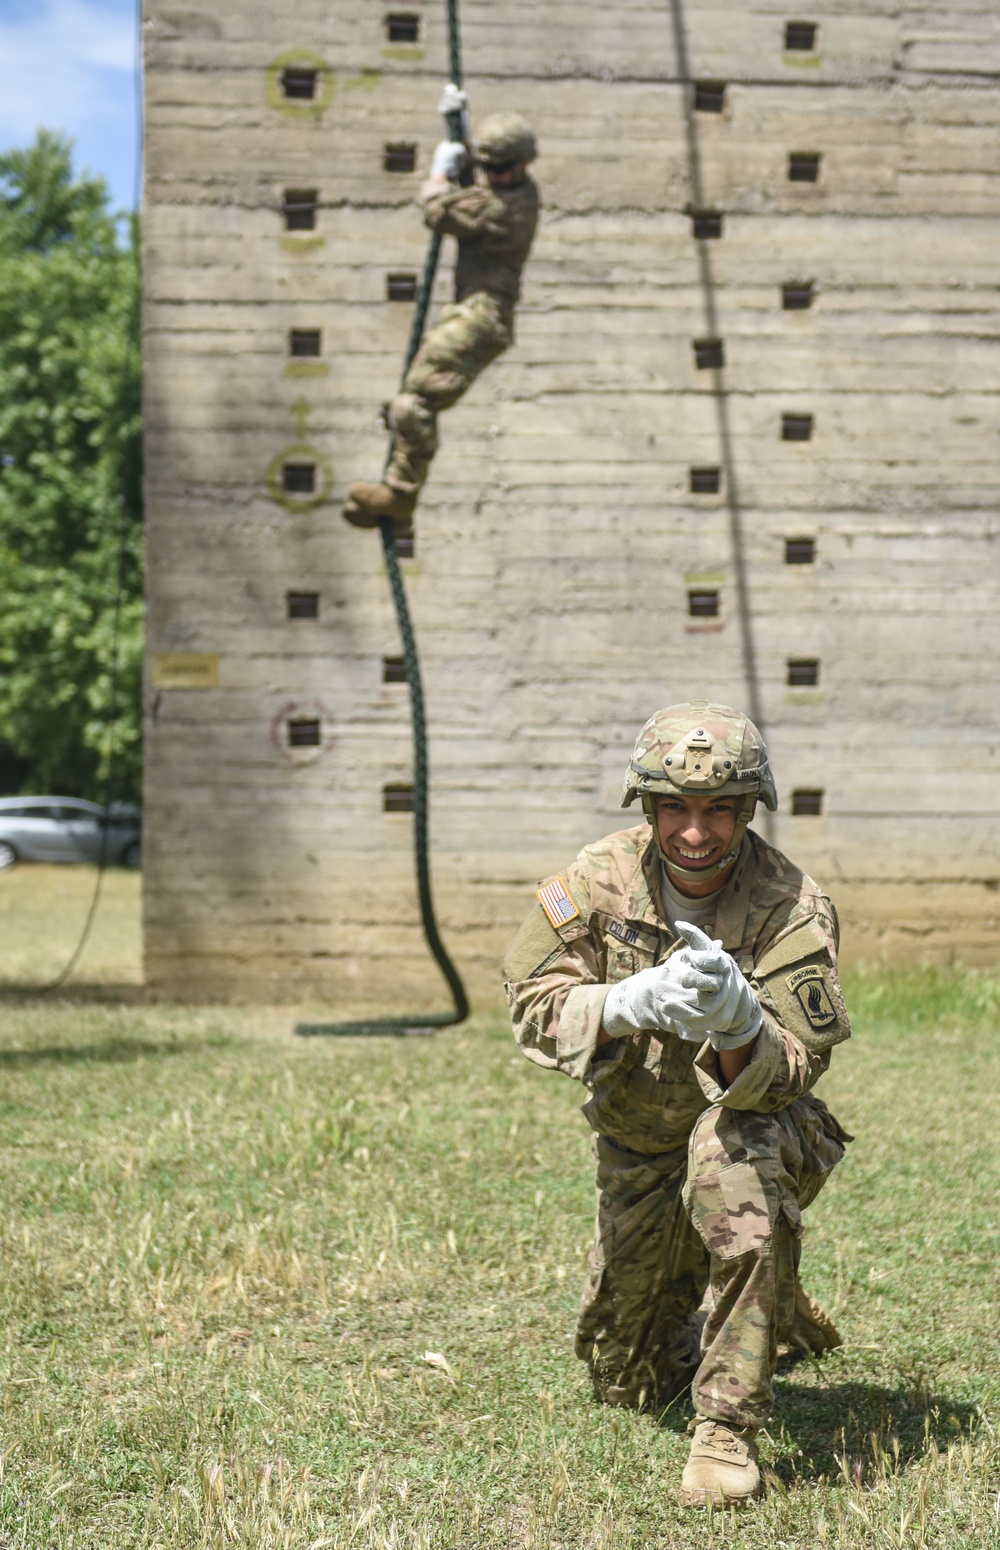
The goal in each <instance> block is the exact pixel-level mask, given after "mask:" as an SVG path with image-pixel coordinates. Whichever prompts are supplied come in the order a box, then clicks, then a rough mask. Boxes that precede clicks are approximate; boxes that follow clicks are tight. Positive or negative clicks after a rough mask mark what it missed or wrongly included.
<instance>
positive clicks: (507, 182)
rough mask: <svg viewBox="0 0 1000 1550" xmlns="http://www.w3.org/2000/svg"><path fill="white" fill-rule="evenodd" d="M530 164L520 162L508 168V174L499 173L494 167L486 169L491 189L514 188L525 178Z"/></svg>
mask: <svg viewBox="0 0 1000 1550" xmlns="http://www.w3.org/2000/svg"><path fill="white" fill-rule="evenodd" d="M527 166H528V163H527V162H526V161H519V162H516V163H515V164H514V166H513V167H508V169H507V171H506V172H497V171H495V170H494V169H493V168H492V167H484V168H483V171H484V172H485V173H486V181H487V183H488V184H489V185H490V188H513V187H514V186H515V184H517V183H520V181H521V179H522V178H523V177H524V174H525V171H526V169H527Z"/></svg>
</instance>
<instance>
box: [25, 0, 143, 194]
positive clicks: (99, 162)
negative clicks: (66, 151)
mask: <svg viewBox="0 0 1000 1550" xmlns="http://www.w3.org/2000/svg"><path fill="white" fill-rule="evenodd" d="M139 3H140V0H0V150H8V149H9V148H10V147H12V146H15V145H26V144H28V143H29V142H30V141H31V140H32V139H34V135H35V130H36V129H37V128H38V127H39V125H42V124H44V125H45V127H46V128H48V129H61V130H64V131H65V132H66V133H67V134H69V135H71V136H72V137H73V140H74V142H75V145H76V154H75V163H76V165H77V166H78V167H86V168H88V169H89V170H90V171H91V172H95V173H101V174H102V175H103V176H104V177H105V178H106V179H107V181H108V185H109V187H110V189H111V199H112V205H113V206H114V208H116V209H125V208H130V207H131V205H132V203H133V189H134V186H135V164H136V154H137V142H138V133H137V128H136V106H135V88H134V78H133V75H134V59H135V36H136V13H137V9H138V6H139Z"/></svg>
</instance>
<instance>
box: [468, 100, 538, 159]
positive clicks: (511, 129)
mask: <svg viewBox="0 0 1000 1550" xmlns="http://www.w3.org/2000/svg"><path fill="white" fill-rule="evenodd" d="M537 155H538V146H537V145H536V143H535V136H534V132H533V130H532V128H531V125H530V124H529V123H527V122H526V120H525V119H523V118H522V117H521V115H520V114H519V113H494V114H493V115H492V116H491V117H490V118H486V119H484V120H483V122H482V123H481V124H480V126H479V133H478V134H477V135H476V156H477V158H478V160H479V162H480V164H481V165H482V166H484V167H497V166H503V165H504V164H505V163H507V162H517V161H534V159H535V157H536V156H537Z"/></svg>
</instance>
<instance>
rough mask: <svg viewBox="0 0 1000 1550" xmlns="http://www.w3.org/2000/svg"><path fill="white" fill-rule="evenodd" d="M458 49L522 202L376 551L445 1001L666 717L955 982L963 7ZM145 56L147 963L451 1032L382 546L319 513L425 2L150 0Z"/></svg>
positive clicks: (831, 2) (979, 549)
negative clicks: (516, 240)
mask: <svg viewBox="0 0 1000 1550" xmlns="http://www.w3.org/2000/svg"><path fill="white" fill-rule="evenodd" d="M463 34H464V36H463V41H464V57H465V70H466V77H467V85H468V88H469V92H470V96H471V99H472V108H473V116H474V118H475V117H476V116H482V115H483V114H485V113H487V112H490V111H494V110H497V109H499V108H508V107H516V108H517V109H519V110H520V111H522V112H523V113H524V114H525V115H526V116H527V117H528V118H529V119H530V120H531V121H532V122H533V124H534V125H535V126H536V127H537V131H538V137H539V142H540V147H541V155H540V159H539V161H538V164H537V175H538V181H539V183H540V185H541V188H542V193H543V198H544V202H545V215H544V219H543V223H542V226H541V228H540V231H539V235H538V238H537V240H536V245H535V251H534V254H533V257H532V260H531V261H530V264H529V267H528V269H527V271H526V274H525V281H526V285H525V299H524V302H523V304H522V306H521V309H520V312H519V317H518V340H517V343H516V345H515V346H514V348H513V349H512V350H511V351H510V352H509V353H508V354H507V355H506V356H505V357H504V358H503V359H502V360H501V361H500V362H498V363H497V364H496V365H494V366H493V367H492V368H491V369H490V371H489V372H488V373H487V375H486V376H484V377H483V378H482V379H481V380H480V382H479V383H478V384H477V385H476V387H475V388H474V389H473V390H472V392H471V393H470V394H469V396H468V398H467V399H466V400H464V401H463V402H462V403H461V404H460V405H459V406H458V407H456V408H455V409H454V410H452V411H451V412H450V413H449V414H448V415H447V416H446V418H445V420H444V422H443V431H444V442H443V446H442V450H441V452H440V454H439V456H438V458H437V461H436V462H435V465H434V469H433V472H432V476H431V482H430V484H429V485H428V487H427V490H426V491H425V495H424V499H423V502H422V504H421V506H420V508H419V511H418V524H417V531H418V536H417V542H416V552H415V555H414V557H413V559H412V561H407V563H406V565H405V570H406V573H407V583H408V587H409V592H410V597H411V602H412V607H413V611H414V617H415V623H416V627H417V632H418V636H419V640H420V644H421V651H422V659H423V664H424V671H425V679H426V691H427V696H428V708H429V716H430V732H431V736H430V754H431V771H432V840H433V846H434V857H435V862H434V865H435V879H436V889H437V897H438V903H439V909H440V914H441V918H442V928H443V932H444V935H445V937H446V938H447V940H448V942H449V945H450V946H451V948H452V950H453V951H454V953H455V956H456V959H457V961H458V963H459V965H460V967H461V968H462V970H463V972H464V973H465V974H466V975H467V976H468V978H469V981H470V986H471V988H472V991H473V993H474V995H476V996H477V998H478V999H479V1000H480V1001H482V1000H483V999H484V998H486V999H490V1000H492V999H493V998H494V997H495V996H496V994H497V992H498V985H499V981H498V960H499V956H500V954H501V952H502V947H503V944H504V942H505V940H506V938H507V937H508V935H509V933H510V931H511V929H512V927H513V925H514V924H515V923H516V921H517V919H518V918H519V917H520V915H521V914H522V913H523V911H524V909H525V908H526V906H527V903H528V901H529V900H530V898H531V896H532V893H531V890H532V887H533V885H534V882H535V880H536V879H537V877H538V876H540V875H542V874H544V873H545V872H547V871H549V870H551V869H552V868H555V867H558V866H559V865H561V864H564V863H565V862H566V861H567V860H568V859H569V858H570V857H571V856H572V855H573V854H574V853H575V851H576V849H577V848H578V847H579V845H580V844H582V843H584V842H586V841H587V840H589V839H591V838H594V837H596V836H597V835H599V834H601V833H604V832H607V831H609V830H611V829H614V828H618V827H622V826H623V825H624V824H625V823H630V822H632V821H634V820H633V819H632V817H631V816H630V815H626V814H623V813H621V812H620V811H619V809H618V806H617V799H618V790H619V784H620V779H621V773H622V769H623V765H624V762H625V760H626V759H627V755H628V750H629V748H630V746H631V742H632V739H633V737H634V735H635V732H636V730H637V728H638V726H639V725H640V724H641V722H642V721H643V720H644V719H645V717H646V716H647V715H648V714H649V713H650V712H651V711H652V710H653V709H655V708H657V707H658V706H660V705H661V704H664V703H669V702H670V701H672V700H676V699H679V698H687V697H689V696H692V695H696V694H700V695H706V696H709V697H711V698H714V699H722V700H726V701H729V702H731V703H734V704H736V705H739V706H742V707H745V708H747V709H751V710H753V709H756V710H757V711H758V713H759V715H760V717H761V719H762V721H763V725H764V728H765V731H766V735H767V738H768V743H769V746H770V750H771V755H772V762H773V764H774V767H775V770H776V774H777V778H778V784H779V793H780V796H781V812H780V815H779V817H778V820H777V822H776V823H775V825H774V837H775V838H776V840H777V842H778V843H779V844H780V845H781V846H782V847H783V848H784V849H786V850H788V851H789V853H790V854H791V855H792V856H793V857H794V858H795V859H796V860H798V861H799V862H800V863H801V864H802V865H804V866H805V867H806V868H807V869H808V870H809V871H811V872H812V873H813V874H814V875H815V876H817V877H818V878H819V879H821V880H822V881H823V882H824V883H825V884H827V885H828V886H829V888H830V890H831V892H833V893H834V895H835V897H836V898H837V901H838V903H839V904H840V905H841V909H842V916H843V918H844V923H845V928H846V930H845V938H846V943H845V945H846V947H847V949H848V950H849V951H851V952H853V953H854V955H855V956H857V955H858V954H859V953H860V952H861V951H862V950H864V951H866V952H867V953H868V954H873V953H875V952H876V951H885V952H889V953H893V954H897V955H899V954H908V953H920V952H924V951H927V952H933V953H936V954H938V955H941V954H944V953H947V952H949V951H951V950H952V948H953V946H954V944H956V943H961V944H963V946H964V947H965V950H966V951H967V952H969V953H972V954H973V955H975V954H980V955H982V956H986V955H987V954H992V953H993V952H995V944H996V938H997V923H998V918H1000V916H998V905H1000V899H998V893H997V890H998V886H1000V854H998V850H1000V841H998V833H1000V830H998V824H997V817H998V807H1000V800H998V781H997V775H998V771H1000V712H998V708H997V697H996V694H995V692H994V690H993V683H992V680H993V677H994V673H995V664H996V661H997V655H998V645H1000V640H998V635H1000V624H998V614H1000V608H998V605H1000V575H998V563H997V535H998V530H1000V522H998V518H997V515H996V509H997V492H998V482H1000V479H998V463H997V454H998V452H1000V441H998V432H1000V351H998V349H997V334H998V327H997V315H996V298H997V264H996V254H997V251H998V249H1000V164H998V160H997V155H996V146H997V135H998V118H1000V99H998V97H997V92H996V71H997V69H998V67H1000V29H998V24H997V18H996V10H995V6H994V5H993V4H992V3H990V0H963V3H962V4H961V5H959V4H951V5H949V4H936V5H930V4H923V3H907V0H892V3H891V4H890V3H889V0H869V3H867V4H866V5H864V6H861V5H858V4H855V3H854V0H818V3H816V4H811V8H807V10H806V12H804V13H803V12H799V11H791V10H789V11H783V10H782V9H781V7H780V6H777V5H775V4H772V3H768V0H760V3H754V0H750V3H747V0H711V3H707V0H700V3H694V0H674V3H673V5H672V6H671V5H670V4H668V3H664V4H658V5H650V4H647V3H645V0H636V3H629V4H620V5H616V6H613V7H610V6H608V5H607V4H606V3H604V0H577V3H576V4H574V5H573V6H563V5H559V6H552V5H545V6H539V5H528V4H525V3H524V0H464V3H463ZM146 40H147V42H146V49H147V76H146V80H147V93H148V119H147V123H148V130H147V183H146V225H145V234H146V267H145V275H146V310H145V339H146V360H147V377H146V426H147V433H146V434H147V443H146V444H147V468H148V513H149V517H148V524H149V526H148V553H149V604H150V607H149V642H150V672H149V685H148V698H147V739H148V742H147V748H148V754H147V777H146V779H147V786H146V823H147V840H146V875H145V885H146V953H147V960H146V961H147V974H148V978H149V980H150V982H151V983H152V984H153V985H154V986H157V987H160V988H162V989H164V990H166V991H169V992H170V993H173V994H185V993H186V994H191V995H213V996H241V997H263V998H267V999H276V1000H292V999H301V998H302V997H303V996H306V995H313V994H316V995H321V996H327V997H329V998H330V999H331V1000H333V999H336V1001H337V1002H338V1004H339V1005H340V1006H342V1007H344V1008H345V1009H346V1008H347V1007H349V1006H351V1005H354V1006H355V1007H357V1006H361V1005H365V1006H369V1007H370V1006H373V1005H379V1006H383V1007H385V1008H386V1009H392V1008H393V1007H397V1006H400V1005H402V1006H404V1007H413V1006H414V1005H415V1004H423V1005H428V1004H430V1003H437V1004H442V1003H441V997H442V995H443V992H441V991H439V990H438V988H437V985H436V971H434V970H433V968H432V967H431V966H430V965H429V962H428V959H427V955H426V952H425V949H424V946H423V941H422V937H421V934H420V930H419V923H418V916H417V910H416V902H415V894H414V887H413V882H412V865H411V854H410V853H411V823H412V819H411V817H410V816H409V815H408V814H407V813H406V812H405V811H400V810H399V809H400V808H405V805H406V787H407V784H408V782H409V781H410V779H411V769H410V744H409V717H408V704H407V698H406V687H405V684H402V683H400V682H398V681H397V680H398V667H399V664H398V658H399V655H400V649H401V648H400V645H399V642H398V638H397V635H396V629H395V621H394V616H393V613H392V608H391V602H390V598H389V593H388V588H387V584H386V577H385V574H384V570H383V562H382V554H381V547H380V544H379V540H378V536H377V535H367V534H364V533H360V532H357V531H355V530H353V529H350V528H348V527H346V526H345V525H344V523H343V522H342V520H341V517H340V515H339V504H340V501H341V500H342V498H343V494H344V491H345V488H346V485H347V483H348V482H349V481H350V480H351V479H354V478H370V477H373V476H377V474H378V472H379V470H380V468H381V464H382V457H383V453H384V434H383V433H382V432H381V431H380V429H379V428H378V425H377V423H376V411H377V407H378V404H379V402H380V401H381V400H383V399H386V398H388V397H389V396H390V395H391V393H392V392H393V390H394V387H395V385H396V382H397V379H398V375H399V370H400V364H401V361H402V358H403V352H404V348H405V342H406V337H407V333H408V329H409V324H410V318H411V313H412V305H411V304H410V300H411V297H412V292H413V286H414V281H415V277H416V276H417V275H418V273H419V270H420V268H421V265H422V261H423V254H424V248H425V234H424V233H423V231H422V228H421V225H420V222H419V217H418V214H417V211H416V209H415V207H414V203H413V200H414V194H415V190H416V188H417V186H418V184H419V182H420V181H421V179H422V177H423V175H424V174H425V173H426V170H427V166H428V162H429V159H430V154H431V151H432V149H433V146H434V143H435V141H436V139H437V138H438V137H439V135H440V133H441V130H440V126H439V123H438V121H437V119H436V115H435V107H436V103H437V97H438V93H439V89H440V86H441V84H442V82H443V80H444V79H445V78H446V73H447V65H446V60H447V46H446V43H447V40H446V29H445V17H444V6H443V4H441V3H439V0H388V3H383V0H364V3H360V4H359V3H358V0H323V3H322V4H320V3H318V0H295V3H294V4H292V3H291V0H271V3H268V4H259V3H251V0H211V3H209V0H186V3H185V4H184V5H183V7H182V6H178V5H174V4H173V3H171V0H147V4H146ZM449 279H450V277H449V274H448V273H447V270H446V271H445V272H443V273H442V275H441V276H440V278H439V285H438V299H439V300H440V301H443V300H447V297H448V291H449Z"/></svg>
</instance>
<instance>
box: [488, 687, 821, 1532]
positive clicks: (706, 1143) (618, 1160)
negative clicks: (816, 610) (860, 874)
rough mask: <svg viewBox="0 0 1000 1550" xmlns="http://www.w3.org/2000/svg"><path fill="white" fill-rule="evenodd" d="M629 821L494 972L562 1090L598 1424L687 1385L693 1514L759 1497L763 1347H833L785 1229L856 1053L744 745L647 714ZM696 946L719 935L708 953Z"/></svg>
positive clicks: (795, 1235)
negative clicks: (584, 1182)
mask: <svg viewBox="0 0 1000 1550" xmlns="http://www.w3.org/2000/svg"><path fill="white" fill-rule="evenodd" d="M636 797H639V799H640V800H641V803H642V808H643V811H644V813H645V815H646V823H645V824H642V825H640V826H639V827H637V828H632V829H625V830H622V831H619V832H618V833H615V834H611V835H609V836H608V837H607V838H606V839H603V840H599V841H598V842H597V843H596V844H594V845H589V846H588V847H587V848H586V849H585V850H583V851H582V852H581V853H580V855H579V856H578V857H577V860H576V861H575V862H574V863H573V865H572V866H570V867H568V868H567V870H566V871H565V872H564V873H563V874H562V875H561V876H556V877H552V878H549V879H548V880H547V881H546V882H545V883H543V884H542V886H541V888H540V889H539V890H538V903H537V904H536V905H535V906H534V908H533V909H532V910H531V913H530V914H529V916H528V918H527V919H526V921H525V922H524V924H523V925H522V927H521V930H520V932H519V933H518V935H517V937H516V938H515V940H514V943H513V945H512V946H511V948H510V951H509V953H508V955H507V959H506V964H505V972H506V978H507V982H508V983H507V994H508V999H509V1002H510V1006H511V1014H512V1019H513V1024H514V1031H515V1034H516V1036H517V1039H518V1042H519V1043H520V1045H521V1047H522V1049H523V1050H524V1053H525V1054H526V1055H527V1056H528V1058H529V1060H533V1061H535V1062H536V1063H537V1064H538V1065H540V1066H546V1067H549V1068H551V1069H555V1070H560V1071H563V1072H565V1073H566V1074H567V1075H568V1076H574V1077H578V1078H580V1079H581V1080H582V1081H583V1083H584V1085H585V1086H586V1087H587V1088H588V1090H589V1098H588V1099H587V1102H586V1103H585V1105H584V1112H585V1114H586V1115H587V1118H588V1120H589V1122H590V1124H591V1126H592V1128H593V1130H594V1131H595V1135H594V1138H593V1143H592V1145H593V1150H594V1155H595V1158H596V1162H597V1202H598V1204H597V1228H596V1238H595V1242H594V1246H593V1249H592V1251H591V1255H590V1269H589V1275H588V1279H587V1282H586V1285H585V1287H584V1293H583V1300H582V1304H581V1308H580V1315H579V1322H578V1326H577V1339H576V1350H577V1354H578V1355H579V1356H581V1357H582V1358H583V1359H584V1360H585V1361H586V1362H587V1363H588V1365H589V1367H590V1370H591V1373H592V1376H593V1381H594V1386H595V1389H596V1391H597V1394H598V1397H599V1398H600V1399H602V1400H603V1401H604V1402H605V1403H607V1404H613V1405H634V1406H639V1407H649V1408H654V1409H655V1408H663V1407H665V1406H666V1405H668V1404H669V1403H670V1402H671V1401H672V1400H673V1399H675V1398H677V1397H679V1396H680V1395H681V1394H682V1393H683V1392H684V1391H685V1390H686V1389H687V1387H688V1385H689V1384H690V1385H691V1392H692V1397H693V1402H694V1410H695V1416H694V1420H693V1421H692V1423H691V1430H692V1431H693V1434H694V1435H693V1441H692V1445H691V1455H690V1458H689V1459H688V1462H687V1465H686V1467H685V1470H684V1477H683V1480H682V1482H681V1500H682V1502H684V1503H685V1504H686V1505H687V1506H692V1507H703V1506H706V1505H707V1504H709V1503H711V1504H712V1505H714V1506H726V1505H735V1504H739V1503H743V1502H745V1501H747V1500H749V1499H750V1498H751V1497H753V1496H756V1495H757V1494H758V1492H759V1489H760V1473H759V1469H758V1458H757V1448H756V1443H755V1436H756V1433H757V1432H758V1431H759V1429H760V1428H761V1427H762V1426H763V1425H764V1423H765V1421H766V1420H767V1418H768V1414H769V1412H770V1410H771V1406H772V1402H773V1391H772V1378H773V1375H774V1370H775V1365H776V1361H777V1356H778V1350H779V1345H781V1344H785V1345H787V1346H791V1347H798V1348H799V1349H806V1348H808V1349H811V1350H813V1351H815V1352H819V1351H822V1350H823V1349H825V1348H828V1347H833V1346H836V1345H839V1344H840V1337H839V1335H838V1334H837V1331H836V1329H835V1328H834V1326H833V1324H832V1323H831V1321H830V1319H829V1318H828V1317H827V1315H826V1314H825V1313H824V1312H823V1309H822V1308H821V1307H820V1306H819V1304H818V1303H815V1302H813V1301H812V1299H811V1298H809V1297H807V1296H806V1294H805V1292H804V1290H803V1288H802V1283H801V1281H800V1279H799V1275H798V1269H799V1253H800V1244H801V1236H802V1210H803V1208H804V1207H805V1206H808V1205H809V1204H810V1202H811V1201H813V1200H814V1199H815V1197H816V1195H817V1193H818V1192H819V1190H820V1188H821V1187H822V1185H823V1184H824V1182H825V1181H826V1178H827V1176H828V1175H829V1173H830V1170H831V1169H832V1168H833V1167H834V1166H835V1165H836V1164H837V1163H838V1162H839V1161H840V1159H841V1158H842V1156H843V1154H844V1144H845V1142H846V1141H849V1140H850V1139H851V1138H850V1137H849V1136H848V1135H847V1133H846V1132H845V1131H844V1130H843V1129H842V1128H841V1126H840V1125H839V1124H838V1123H837V1121H836V1120H835V1119H834V1117H833V1115H832V1114H831V1113H830V1112H829V1110H828V1109H827V1108H826V1106H825V1104H824V1103H823V1102H822V1101H821V1100H820V1099H819V1098H816V1097H814V1096H813V1093H812V1091H811V1089H812V1088H813V1086H814V1085H815V1083H816V1082H817V1080H818V1079H819V1077H820V1076H821V1075H822V1073H823V1072H824V1071H825V1070H826V1068H827V1066H828V1064H829V1060H830V1050H831V1048H832V1047H833V1045H835V1044H838V1043H840V1042H841V1040H843V1039H846V1038H847V1037H848V1036H849V1033H850V1027H849V1024H848V1020H847V1013H846V1011H845V1009H844V1003H843V1000H842V998H841V993H840V986H839V983H838V980H837V966H836V952H837V942H838V926H837V917H836V913H835V911H834V908H833V905H832V904H831V903H830V900H829V899H828V898H826V896H825V895H824V894H823V893H821V892H820V890H819V888H818V887H817V886H816V884H815V883H814V882H813V881H812V880H811V879H810V878H808V877H806V876H805V874H804V873H802V872H800V871H799V869H798V868H797V867H796V866H794V865H793V864H792V862H791V861H789V860H787V858H786V857H785V856H783V855H782V854H781V852H780V851H777V850H775V849H773V848H772V847H771V846H770V845H767V844H765V842H764V841H763V840H762V839H760V838H759V836H758V835H756V834H754V833H753V832H751V831H749V830H748V828H747V825H748V824H749V822H750V819H751V818H752V816H753V813H754V809H755V807H756V804H757V801H758V799H759V800H761V801H763V803H764V805H765V806H766V807H768V808H770V809H771V810H772V811H774V810H775V808H776V806H777V797H776V794H775V786H774V780H773V778H772V775H771V771H770V768H769V765H768V760H767V753H766V750H765V747H764V743H763V740H762V738H761V736H760V733H759V732H758V731H757V728H756V727H755V726H754V725H753V723H752V722H751V721H749V720H748V719H747V718H746V717H745V716H742V715H739V714H738V713H737V712H736V711H734V710H731V709H729V707H728V706H724V705H711V704H708V703H706V702H705V701H695V702H693V703H690V704H686V705H675V706H673V707H671V708H670V709H668V710H664V711H660V712H659V713H658V714H657V715H655V716H653V717H652V719H651V720H650V721H648V722H647V723H646V726H645V727H644V728H643V730H642V732H641V733H640V736H639V740H638V742H637V744H636V747H635V751H634V754H633V757H632V760H631V762H630V764H629V767H628V771H627V773H626V776H625V784H624V789H623V793H622V806H623V807H628V805H629V804H630V803H631V802H632V801H633V800H634V799H635V798H636ZM713 938H714V939H713Z"/></svg>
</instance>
